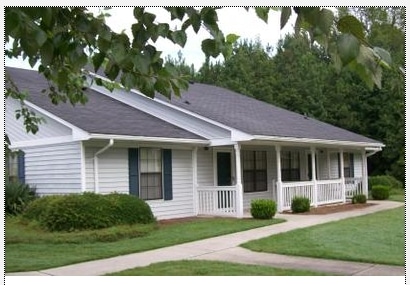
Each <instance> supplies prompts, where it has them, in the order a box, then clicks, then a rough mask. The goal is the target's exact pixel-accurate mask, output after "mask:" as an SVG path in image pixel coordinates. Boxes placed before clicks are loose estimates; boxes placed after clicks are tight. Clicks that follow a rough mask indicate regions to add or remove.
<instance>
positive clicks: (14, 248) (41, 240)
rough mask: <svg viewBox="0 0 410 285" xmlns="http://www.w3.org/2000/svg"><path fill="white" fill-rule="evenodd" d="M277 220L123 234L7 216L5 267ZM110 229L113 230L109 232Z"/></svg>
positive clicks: (30, 266)
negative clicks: (60, 229)
mask: <svg viewBox="0 0 410 285" xmlns="http://www.w3.org/2000/svg"><path fill="white" fill-rule="evenodd" d="M279 222H283V220H279V219H273V220H255V219H229V218H225V219H222V218H215V219H211V218H208V219H194V220H192V221H186V222H178V223H173V224H159V225H158V226H156V227H155V226H151V228H150V227H149V226H147V225H144V226H141V225H136V226H134V227H132V228H128V229H127V231H128V233H129V234H130V237H131V238H125V237H124V235H123V231H125V229H124V228H121V227H117V228H115V229H107V230H106V232H101V231H87V232H79V233H49V232H45V231H43V230H42V229H41V228H39V227H38V226H36V225H33V224H24V223H21V222H19V221H18V219H11V218H6V231H5V232H6V234H5V241H6V244H5V271H6V272H18V271H32V270H41V269H47V268H52V267H59V266H63V265H68V264H73V263H79V262H84V261H89V260H96V259H102V258H108V257H113V256H119V255H124V254H129V253H135V252H142V251H147V250H151V249H156V248H161V247H166V246H171V245H176V244H181V243H185V242H190V241H195V240H200V239H205V238H210V237H215V236H220V235H225V234H230V233H234V232H239V231H245V230H249V229H252V228H257V227H263V226H267V225H272V224H275V223H279ZM110 231H111V232H114V233H116V234H112V233H111V234H110ZM107 232H108V233H107ZM121 234H122V235H123V236H121ZM133 235H138V237H133ZM107 236H108V237H109V239H110V240H112V239H113V236H114V237H116V236H117V237H118V236H121V238H120V239H119V240H116V241H101V240H104V238H107ZM114 239H115V238H114ZM99 240H100V241H99Z"/></svg>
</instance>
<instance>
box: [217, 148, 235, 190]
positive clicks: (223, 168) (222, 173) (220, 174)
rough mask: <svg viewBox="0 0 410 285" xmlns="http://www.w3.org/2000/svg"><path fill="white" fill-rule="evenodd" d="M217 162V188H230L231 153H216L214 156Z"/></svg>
mask: <svg viewBox="0 0 410 285" xmlns="http://www.w3.org/2000/svg"><path fill="white" fill-rule="evenodd" d="M216 160H217V166H216V167H217V179H218V181H217V182H218V186H231V185H232V178H231V177H232V175H231V169H232V168H231V153H230V152H218V153H217V154H216Z"/></svg>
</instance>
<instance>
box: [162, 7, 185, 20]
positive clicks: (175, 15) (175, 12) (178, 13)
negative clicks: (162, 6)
mask: <svg viewBox="0 0 410 285" xmlns="http://www.w3.org/2000/svg"><path fill="white" fill-rule="evenodd" d="M166 9H167V10H168V11H169V12H170V13H171V20H174V19H179V20H181V21H182V19H183V18H184V16H185V7H167V8H166Z"/></svg>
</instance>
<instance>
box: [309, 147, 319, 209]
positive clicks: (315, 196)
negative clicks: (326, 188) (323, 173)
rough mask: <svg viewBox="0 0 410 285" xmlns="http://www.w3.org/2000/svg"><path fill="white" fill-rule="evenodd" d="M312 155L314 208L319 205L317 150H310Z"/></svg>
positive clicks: (312, 148) (313, 148)
mask: <svg viewBox="0 0 410 285" xmlns="http://www.w3.org/2000/svg"><path fill="white" fill-rule="evenodd" d="M310 155H311V157H312V159H311V160H312V182H313V206H314V207H317V205H318V193H317V180H316V148H315V147H314V146H312V147H311V148H310Z"/></svg>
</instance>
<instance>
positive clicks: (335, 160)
mask: <svg viewBox="0 0 410 285" xmlns="http://www.w3.org/2000/svg"><path fill="white" fill-rule="evenodd" d="M367 156H368V153H367V152H366V149H365V148H364V147H363V148H348V147H347V148H338V147H334V146H331V147H328V146H315V145H284V144H274V145H260V144H254V145H251V144H242V145H240V144H235V145H234V146H225V147H214V148H204V149H195V150H194V155H193V158H194V161H195V163H194V167H195V168H196V169H194V173H197V175H196V177H195V178H194V181H195V182H194V183H195V190H194V201H195V211H196V213H197V214H198V215H213V216H233V217H239V218H240V217H242V216H243V212H244V210H249V209H250V204H251V202H252V200H255V199H272V200H274V201H275V202H276V203H277V207H278V212H283V211H287V210H290V207H291V202H292V199H293V198H294V197H295V196H304V197H308V198H309V199H310V201H311V206H312V207H318V206H321V205H326V204H333V203H344V202H346V200H347V199H349V198H351V197H353V196H354V195H356V194H364V195H366V196H367V188H368V187H367ZM312 158H314V159H312Z"/></svg>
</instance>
